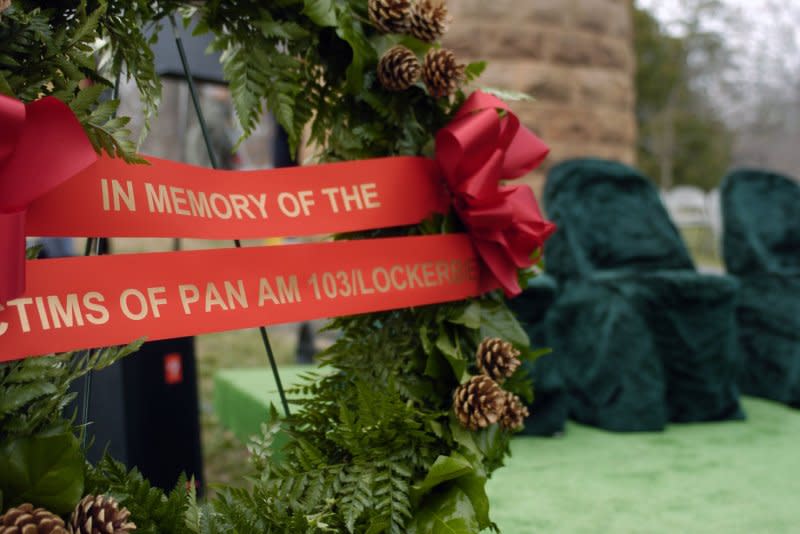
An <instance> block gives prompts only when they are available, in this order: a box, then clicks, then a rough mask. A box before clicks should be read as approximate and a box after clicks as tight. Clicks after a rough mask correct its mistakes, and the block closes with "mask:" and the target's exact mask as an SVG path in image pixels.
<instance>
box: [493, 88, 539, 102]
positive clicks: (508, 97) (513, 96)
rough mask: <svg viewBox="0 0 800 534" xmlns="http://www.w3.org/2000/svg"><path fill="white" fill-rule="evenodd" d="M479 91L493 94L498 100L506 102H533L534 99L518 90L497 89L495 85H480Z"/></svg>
mask: <svg viewBox="0 0 800 534" xmlns="http://www.w3.org/2000/svg"><path fill="white" fill-rule="evenodd" d="M481 91H483V92H484V93H489V94H490V95H494V96H496V97H497V98H499V99H500V100H505V101H506V102H533V101H534V100H536V99H535V98H533V97H532V96H531V95H529V94H527V93H520V92H519V91H508V90H506V89H497V88H496V87H481Z"/></svg>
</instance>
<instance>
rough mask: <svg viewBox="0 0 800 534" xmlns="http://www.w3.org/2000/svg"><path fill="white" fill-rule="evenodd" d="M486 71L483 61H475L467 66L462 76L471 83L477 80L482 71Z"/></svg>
mask: <svg viewBox="0 0 800 534" xmlns="http://www.w3.org/2000/svg"><path fill="white" fill-rule="evenodd" d="M485 70H486V62H485V61H475V62H473V63H470V64H469V65H467V68H466V69H465V70H464V74H466V76H467V81H468V82H471V81H473V80H475V79H476V78H479V77H480V75H481V74H483V71H485Z"/></svg>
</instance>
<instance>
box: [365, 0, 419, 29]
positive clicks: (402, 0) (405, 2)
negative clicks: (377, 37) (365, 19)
mask: <svg viewBox="0 0 800 534" xmlns="http://www.w3.org/2000/svg"><path fill="white" fill-rule="evenodd" d="M367 9H368V11H369V20H370V22H372V25H373V26H375V27H376V28H378V30H380V31H381V33H406V32H407V31H408V27H409V23H410V19H411V0H369V4H368V6H367Z"/></svg>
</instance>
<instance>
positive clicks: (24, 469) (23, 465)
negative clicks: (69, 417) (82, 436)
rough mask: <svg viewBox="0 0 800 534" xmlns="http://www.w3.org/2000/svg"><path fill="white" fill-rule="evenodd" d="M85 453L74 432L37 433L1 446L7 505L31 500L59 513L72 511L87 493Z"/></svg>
mask: <svg viewBox="0 0 800 534" xmlns="http://www.w3.org/2000/svg"><path fill="white" fill-rule="evenodd" d="M83 463H84V459H83V455H82V454H81V449H80V443H79V442H78V439H77V438H76V437H75V435H74V434H72V433H71V432H66V433H63V434H56V435H52V436H33V437H28V438H20V439H16V440H14V441H11V442H9V443H6V444H5V445H4V446H3V447H2V449H0V491H2V492H3V494H4V495H5V496H6V499H7V501H8V502H6V503H5V504H6V505H11V506H14V505H17V504H20V503H23V502H31V503H33V504H34V506H42V507H45V508H47V509H49V510H50V511H52V512H55V513H57V514H65V513H67V512H70V511H72V509H73V508H74V507H75V504H76V503H77V502H78V501H79V500H80V498H81V496H82V495H83V481H84V479H83V476H84V472H83Z"/></svg>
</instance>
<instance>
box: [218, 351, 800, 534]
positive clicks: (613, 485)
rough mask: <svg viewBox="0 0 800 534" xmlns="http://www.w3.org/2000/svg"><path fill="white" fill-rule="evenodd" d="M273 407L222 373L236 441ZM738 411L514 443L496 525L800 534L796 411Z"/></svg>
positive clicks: (525, 531)
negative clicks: (637, 429)
mask: <svg viewBox="0 0 800 534" xmlns="http://www.w3.org/2000/svg"><path fill="white" fill-rule="evenodd" d="M305 369H306V368H297V367H288V368H282V369H281V378H282V380H283V382H284V383H286V384H293V383H296V382H297V379H298V376H299V375H300V373H301V372H303V371H304V370H305ZM269 402H274V403H275V405H276V406H279V401H278V398H277V394H276V390H275V386H274V381H273V380H272V377H271V373H270V372H269V370H267V369H263V370H262V369H255V370H254V369H247V370H226V371H222V372H220V373H218V374H217V376H216V377H215V401H214V403H215V407H216V409H217V413H218V415H219V417H220V420H221V421H222V423H223V424H224V425H225V426H227V427H228V428H231V429H232V430H233V431H234V433H235V434H236V435H237V436H239V437H241V438H246V437H247V436H248V435H251V434H253V433H255V432H257V431H258V429H259V425H260V422H261V421H262V420H263V417H264V414H265V413H266V407H267V406H268V405H269ZM743 404H744V408H745V410H746V412H747V415H748V420H747V421H745V422H726V423H710V424H692V425H671V426H670V427H669V428H668V430H667V431H666V432H663V433H641V434H614V433H609V432H604V431H600V430H595V429H593V428H589V427H584V426H580V425H576V424H570V425H568V427H567V432H566V435H565V436H564V437H563V438H555V439H549V438H528V437H520V438H517V439H516V440H514V442H513V443H512V452H513V456H512V457H511V458H510V459H509V460H508V462H507V465H506V467H505V468H503V469H501V470H499V471H497V472H496V473H495V476H494V478H493V479H492V480H491V481H490V482H489V487H488V491H489V496H490V498H491V501H492V519H493V520H494V521H495V522H496V523H497V524H498V526H499V527H500V529H501V531H502V532H503V533H504V534H533V533H539V532H542V533H557V534H560V533H592V534H595V533H614V534H617V533H662V532H663V533H670V534H672V533H676V534H677V533H681V534H682V533H702V534H716V533H726V534H731V533H748V534H750V533H758V534H760V533H769V534H772V533H778V534H783V533H795V532H797V533H800V501H798V497H800V411H793V410H790V409H788V408H786V407H784V406H782V405H779V404H775V403H772V402H768V401H763V400H757V399H752V398H745V399H744V401H743Z"/></svg>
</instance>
